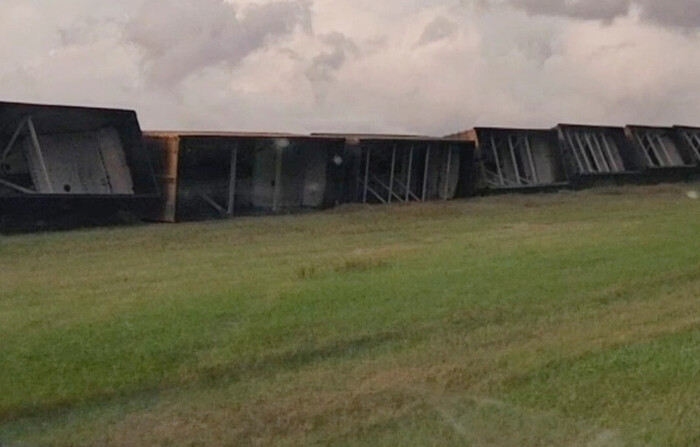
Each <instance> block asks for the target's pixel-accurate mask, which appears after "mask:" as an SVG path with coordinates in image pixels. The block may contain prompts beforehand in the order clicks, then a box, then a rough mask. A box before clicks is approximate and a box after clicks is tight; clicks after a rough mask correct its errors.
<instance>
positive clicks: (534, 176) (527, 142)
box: [525, 136, 540, 184]
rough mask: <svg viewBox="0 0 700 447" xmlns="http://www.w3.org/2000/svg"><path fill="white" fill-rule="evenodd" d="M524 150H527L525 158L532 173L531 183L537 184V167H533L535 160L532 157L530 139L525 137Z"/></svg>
mask: <svg viewBox="0 0 700 447" xmlns="http://www.w3.org/2000/svg"><path fill="white" fill-rule="evenodd" d="M525 149H526V150H527V158H528V159H529V160H530V169H531V171H532V181H533V183H535V184H536V183H539V182H540V180H539V176H538V175H537V167H536V166H535V159H534V157H533V156H532V147H531V146H530V139H529V138H528V137H527V136H525Z"/></svg>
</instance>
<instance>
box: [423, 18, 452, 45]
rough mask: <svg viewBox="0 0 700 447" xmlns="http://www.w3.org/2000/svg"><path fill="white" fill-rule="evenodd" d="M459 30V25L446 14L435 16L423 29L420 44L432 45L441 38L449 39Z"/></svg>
mask: <svg viewBox="0 0 700 447" xmlns="http://www.w3.org/2000/svg"><path fill="white" fill-rule="evenodd" d="M458 31H459V26H458V25H457V24H456V23H454V22H453V21H451V20H450V19H448V18H446V17H445V16H438V17H435V20H433V21H432V22H430V23H429V24H428V26H426V27H425V30H423V34H422V35H421V36H420V39H419V40H418V46H423V45H430V44H431V43H435V42H439V41H441V40H449V39H450V38H452V37H454V35H455V34H457V32H458Z"/></svg>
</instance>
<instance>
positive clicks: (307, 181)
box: [145, 132, 345, 222]
mask: <svg viewBox="0 0 700 447" xmlns="http://www.w3.org/2000/svg"><path fill="white" fill-rule="evenodd" d="M145 137H146V145H147V147H148V148H149V152H150V153H151V154H152V156H153V157H154V164H155V166H156V172H157V176H158V178H159V180H160V183H161V189H162V191H163V196H162V203H161V206H160V208H159V209H158V211H157V213H156V214H155V215H154V216H152V217H153V218H154V219H156V220H158V221H163V222H177V221H188V220H190V221H191V220H206V219H213V218H225V217H232V216H234V215H249V214H266V213H287V212H298V211H302V210H304V209H318V208H324V207H329V206H332V205H335V204H336V203H338V202H342V201H344V199H345V190H344V187H345V177H344V175H345V158H344V157H345V155H344V151H345V141H344V140H343V139H341V138H323V137H310V136H304V135H293V134H274V133H259V134H255V133H211V132H209V133H207V132H147V133H146V135H145Z"/></svg>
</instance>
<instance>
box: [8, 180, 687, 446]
mask: <svg viewBox="0 0 700 447" xmlns="http://www.w3.org/2000/svg"><path fill="white" fill-rule="evenodd" d="M691 188H692V187H691V186H688V185H681V186H659V187H653V188H651V187H636V188H632V187H629V188H619V189H600V190H591V191H585V192H579V193H571V192H564V193H559V194H553V195H541V196H507V197H491V198H482V199H475V200H471V201H464V202H459V201H458V202H451V203H432V204H421V205H412V206H396V207H349V208H341V209H338V210H334V211H330V212H327V213H321V214H313V215H304V216H290V217H277V218H274V217H271V218H256V219H241V220H234V221H231V222H215V223H205V224H181V225H175V226H168V225H154V226H144V227H129V228H121V229H106V230H88V231H78V232H72V233H56V234H46V235H44V234H42V235H24V236H11V237H0V285H1V289H0V444H2V445H8V446H15V445H16V446H43V445H50V446H83V445H94V446H137V445H164V446H200V445H201V446H224V445H231V446H235V445H281V446H286V445H339V446H364V445H384V446H397V445H401V446H412V445H415V446H426V445H433V446H448V445H454V446H465V445H466V446H470V445H473V446H581V447H584V446H596V447H600V446H645V445H648V446H698V445H700V422H699V421H700V299H699V297H700V201H696V200H691V199H690V198H688V196H687V195H686V192H687V191H688V190H689V189H691Z"/></svg>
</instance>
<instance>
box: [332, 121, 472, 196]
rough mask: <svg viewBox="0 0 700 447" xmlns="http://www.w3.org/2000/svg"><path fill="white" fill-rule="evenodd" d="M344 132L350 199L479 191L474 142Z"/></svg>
mask: <svg viewBox="0 0 700 447" xmlns="http://www.w3.org/2000/svg"><path fill="white" fill-rule="evenodd" d="M325 135H326V136H331V135H333V134H325ZM342 137H343V138H345V139H346V144H347V148H346V158H347V160H348V164H347V173H346V179H347V182H348V184H347V188H346V189H347V191H348V196H347V197H348V201H349V202H354V203H381V204H391V203H405V202H425V201H430V200H450V199H455V198H459V197H468V196H471V195H473V191H474V182H475V177H474V145H473V144H472V143H471V142H467V141H461V140H458V139H446V138H433V137H424V136H405V135H347V134H346V135H342Z"/></svg>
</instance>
